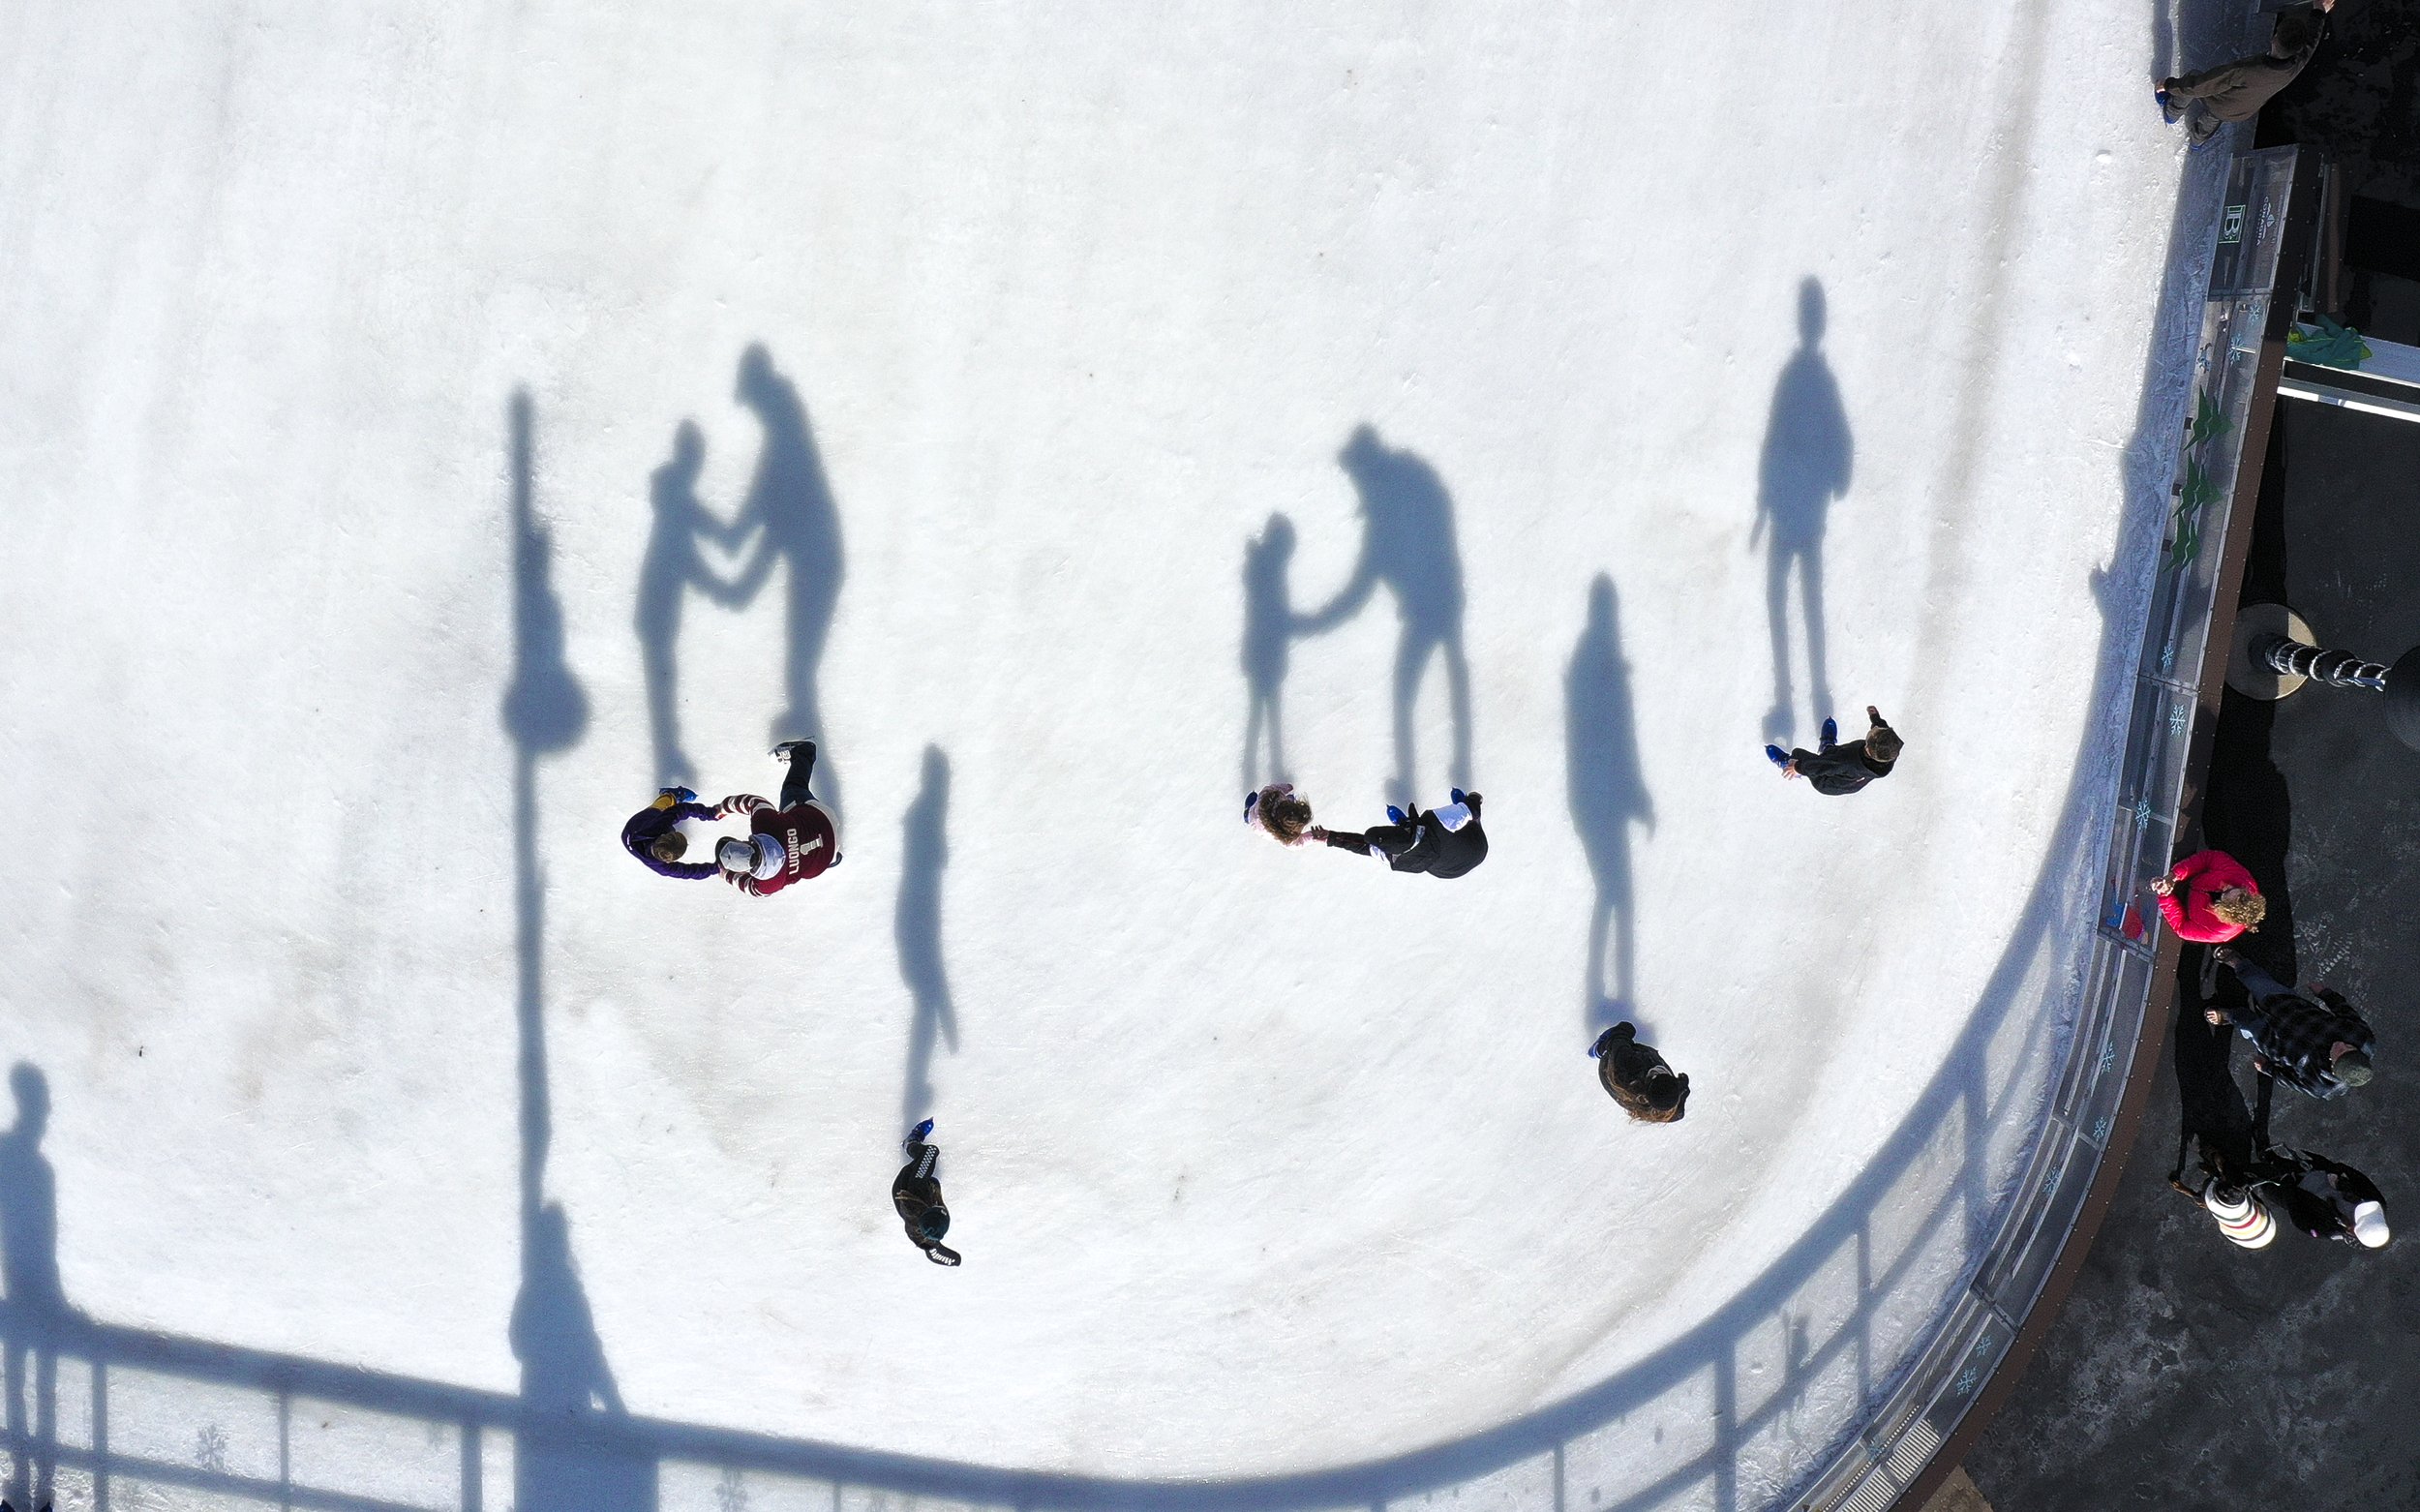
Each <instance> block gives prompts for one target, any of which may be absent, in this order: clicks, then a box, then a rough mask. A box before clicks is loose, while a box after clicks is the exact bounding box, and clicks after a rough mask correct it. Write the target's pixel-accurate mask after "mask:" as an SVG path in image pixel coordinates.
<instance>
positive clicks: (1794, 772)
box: [1765, 704, 1905, 798]
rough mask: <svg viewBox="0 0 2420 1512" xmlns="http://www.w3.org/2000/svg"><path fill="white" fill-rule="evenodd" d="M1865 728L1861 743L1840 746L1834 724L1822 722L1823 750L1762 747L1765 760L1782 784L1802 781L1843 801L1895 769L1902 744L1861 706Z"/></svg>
mask: <svg viewBox="0 0 2420 1512" xmlns="http://www.w3.org/2000/svg"><path fill="white" fill-rule="evenodd" d="M1865 718H1866V720H1867V726H1866V731H1865V739H1863V740H1861V741H1856V742H1855V743H1853V744H1849V745H1842V744H1840V743H1838V741H1839V739H1840V725H1839V723H1838V721H1836V720H1832V719H1826V720H1825V721H1824V738H1823V741H1822V742H1821V743H1822V745H1823V749H1822V750H1817V751H1810V750H1803V749H1800V750H1788V751H1785V750H1783V749H1782V748H1781V747H1780V746H1778V745H1768V746H1766V747H1765V759H1766V760H1767V761H1770V762H1771V763H1772V764H1773V765H1774V766H1776V767H1779V768H1780V769H1781V775H1782V779H1783V780H1784V781H1788V780H1790V779H1792V778H1796V777H1804V778H1805V779H1806V785H1807V786H1808V787H1811V788H1813V789H1814V790H1815V791H1816V792H1818V793H1822V794H1825V795H1826V796H1828V797H1831V798H1846V797H1848V796H1849V795H1850V794H1852V793H1855V792H1857V791H1859V790H1860V789H1861V788H1863V787H1864V786H1865V784H1867V783H1868V782H1871V781H1874V780H1875V779H1876V778H1878V777H1887V776H1889V775H1891V768H1893V767H1895V766H1897V765H1898V762H1899V752H1900V750H1901V749H1902V748H1904V744H1905V742H1904V741H1901V740H1900V739H1899V732H1898V731H1896V730H1893V729H1892V728H1891V726H1890V725H1889V724H1887V723H1885V722H1884V720H1883V717H1882V711H1881V710H1879V709H1877V708H1875V707H1874V706H1873V705H1871V704H1868V705H1866V706H1865Z"/></svg>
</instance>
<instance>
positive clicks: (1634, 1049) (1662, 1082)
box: [1588, 1022, 1689, 1124]
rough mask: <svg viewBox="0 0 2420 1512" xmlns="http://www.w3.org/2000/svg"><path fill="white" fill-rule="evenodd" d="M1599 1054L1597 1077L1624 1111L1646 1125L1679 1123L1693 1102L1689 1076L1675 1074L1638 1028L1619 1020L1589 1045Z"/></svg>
mask: <svg viewBox="0 0 2420 1512" xmlns="http://www.w3.org/2000/svg"><path fill="white" fill-rule="evenodd" d="M1588 1053H1589V1054H1590V1055H1593V1056H1595V1057H1596V1079H1597V1080H1599V1081H1601V1082H1603V1083H1604V1084H1605V1092H1606V1095H1607V1096H1609V1097H1611V1098H1612V1099H1613V1100H1614V1101H1615V1102H1617V1103H1618V1104H1621V1110H1622V1111H1623V1112H1625V1113H1628V1114H1629V1115H1630V1116H1631V1117H1633V1118H1635V1119H1637V1120H1639V1122H1641V1123H1643V1124H1677V1123H1679V1122H1680V1115H1681V1114H1682V1113H1683V1112H1685V1111H1686V1110H1687V1108H1688V1105H1689V1078H1688V1077H1686V1076H1679V1075H1675V1074H1673V1069H1672V1068H1671V1067H1670V1066H1668V1065H1666V1064H1665V1063H1664V1057H1663V1056H1662V1055H1660V1054H1658V1053H1656V1050H1655V1047H1654V1046H1653V1045H1648V1044H1641V1043H1639V1031H1638V1027H1637V1026H1636V1025H1634V1024H1630V1023H1626V1022H1625V1023H1618V1024H1616V1025H1614V1027H1612V1028H1611V1029H1608V1030H1606V1031H1605V1032H1604V1033H1603V1034H1601V1035H1598V1036H1597V1037H1596V1043H1594V1044H1592V1045H1589V1046H1588Z"/></svg>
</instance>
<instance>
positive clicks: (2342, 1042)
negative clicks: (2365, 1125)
mask: <svg viewBox="0 0 2420 1512" xmlns="http://www.w3.org/2000/svg"><path fill="white" fill-rule="evenodd" d="M2212 954H2214V955H2216V956H2217V957H2218V960H2219V963H2220V964H2221V965H2223V966H2224V967H2226V969H2227V970H2229V971H2231V972H2233V973H2234V974H2235V980H2236V981H2238V982H2240V983H2243V984H2244V991H2245V992H2246V993H2248V994H2249V995H2250V996H2251V999H2252V1001H2251V1002H2250V1003H2249V1004H2248V1005H2246V1006H2245V1007H2243V1008H2239V1009H2236V1010H2234V1011H2232V1012H2229V1011H2228V1010H2226V1009H2223V1008H2212V1009H2210V1010H2209V1011H2207V1012H2206V1013H2204V1014H2203V1015H2202V1016H2203V1017H2205V1018H2207V1019H2208V1020H2209V1021H2210V1022H2211V1023H2213V1024H2224V1023H2231V1024H2233V1025H2234V1026H2235V1028H2236V1030H2237V1032H2239V1033H2240V1034H2242V1035H2243V1037H2244V1038H2245V1039H2247V1040H2250V1041H2251V1042H2252V1047H2253V1049H2254V1052H2256V1053H2255V1056H2254V1060H2253V1063H2252V1064H2253V1069H2254V1071H2263V1072H2266V1073H2268V1074H2270V1075H2272V1076H2275V1077H2276V1078H2277V1079H2278V1080H2280V1081H2283V1082H2284V1083H2285V1084H2286V1085H2287V1086H2290V1087H2292V1088H2293V1089H2294V1090H2295V1091H2297V1092H2301V1093H2304V1094H2306V1095H2308V1096H2310V1097H2314V1098H2333V1097H2340V1096H2342V1095H2343V1094H2344V1089H2345V1088H2346V1087H2361V1086H2367V1085H2369V1082H2370V1074H2371V1073H2370V1046H2371V1045H2372V1043H2375V1040H2376V1038H2377V1037H2376V1035H2375V1034H2374V1033H2372V1032H2371V1029H2370V1025H2369V1024H2368V1023H2367V1022H2365V1021H2364V1020H2363V1018H2362V1016H2361V1013H2360V1011H2359V1010H2357V1009H2355V1008H2354V1007H2353V1006H2352V1004H2350V1003H2348V1002H2346V1001H2345V1000H2344V995H2343V994H2342V993H2339V992H2332V991H2330V990H2329V989H2328V988H2327V987H2326V986H2325V985H2324V984H2314V985H2313V986H2311V987H2309V988H2296V987H2289V986H2287V985H2285V984H2284V983H2282V982H2280V981H2278V980H2277V979H2276V978H2275V977H2272V976H2270V975H2269V974H2268V973H2267V972H2265V971H2262V970H2261V969H2260V968H2259V967H2257V966H2255V965H2254V964H2253V963H2252V962H2250V961H2248V960H2246V959H2244V957H2243V956H2242V955H2240V954H2238V953H2236V952H2234V951H2232V950H2229V949H2227V948H2225V947H2224V946H2221V947H2219V948H2217V949H2216V950H2214V951H2213V952H2212Z"/></svg>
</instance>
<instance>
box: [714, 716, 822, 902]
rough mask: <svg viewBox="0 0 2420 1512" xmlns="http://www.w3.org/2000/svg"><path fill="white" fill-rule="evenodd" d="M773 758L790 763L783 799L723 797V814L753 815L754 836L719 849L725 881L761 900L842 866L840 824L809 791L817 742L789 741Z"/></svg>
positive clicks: (717, 858)
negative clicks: (771, 801)
mask: <svg viewBox="0 0 2420 1512" xmlns="http://www.w3.org/2000/svg"><path fill="white" fill-rule="evenodd" d="M773 754H774V755H775V756H779V757H782V758H784V759H786V760H787V761H788V762H789V763H790V774H789V775H788V776H787V777H785V778H783V779H782V783H781V801H780V802H779V803H778V804H775V803H769V802H767V801H765V800H763V799H761V798H758V797H757V796H756V795H755V794H753V793H735V794H733V795H732V796H731V797H729V798H727V799H724V800H723V801H722V808H721V812H723V813H726V814H746V815H748V816H749V824H748V831H749V833H748V837H747V838H746V839H744V840H740V839H730V840H725V841H723V842H722V843H721V844H719V845H717V846H716V847H715V848H714V861H715V863H716V864H718V865H719V866H721V867H722V875H723V880H724V881H725V882H728V883H730V884H731V885H732V886H733V887H735V888H738V889H739V890H740V891H741V892H747V893H752V894H754V895H755V896H757V897H763V896H765V895H766V894H767V893H769V892H780V891H781V890H782V889H783V888H786V887H788V886H789V885H790V884H791V883H793V882H804V881H806V880H807V879H808V878H810V877H820V876H822V875H823V874H824V872H825V871H826V870H827V869H828V868H830V867H832V866H837V865H839V864H840V824H839V821H837V820H835V819H834V818H832V810H831V809H829V808H826V807H825V806H824V805H823V804H821V803H819V802H817V801H815V795H814V794H812V793H810V792H808V791H807V786H806V782H807V778H808V776H810V775H811V774H812V773H813V772H814V771H815V742H814V741H782V742H781V743H780V744H779V745H776V746H774V747H773Z"/></svg>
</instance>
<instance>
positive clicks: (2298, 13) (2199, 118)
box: [2153, 0, 2336, 146]
mask: <svg viewBox="0 0 2420 1512" xmlns="http://www.w3.org/2000/svg"><path fill="white" fill-rule="evenodd" d="M2335 8H2336V0H2315V3H2314V4H2313V5H2312V6H2310V7H2307V8H2306V7H2300V6H2298V7H2296V8H2294V9H2293V10H2290V11H2282V12H2280V13H2279V14H2278V18H2277V25H2276V27H2275V28H2274V29H2273V30H2272V31H2271V32H2270V35H2269V50H2268V51H2266V52H2262V53H2256V54H2254V56H2252V57H2249V58H2237V59H2236V60H2235V61H2234V62H2232V63H2222V64H2220V65H2218V66H2217V67H2216V68H2206V69H2203V70H2202V71H2201V72H2199V73H2197V74H2188V75H2186V76H2183V77H2182V78H2163V79H2162V80H2160V85H2159V87H2158V88H2157V89H2156V90H2154V91H2153V94H2154V95H2155V96H2156V97H2157V98H2158V100H2159V102H2160V113H2161V114H2162V115H2163V116H2165V117H2166V118H2167V120H2168V122H2169V124H2170V125H2173V124H2175V123H2176V122H2177V121H2178V120H2179V119H2182V120H2183V121H2184V123H2185V134H2186V135H2187V136H2190V137H2192V138H2193V144H2194V145H2195V146H2199V145H2200V144H2201V143H2203V142H2205V141H2208V140H2209V139H2210V138H2211V137H2213V136H2217V135H2218V131H2219V128H2220V127H2222V126H2224V125H2225V124H2227V123H2228V122H2229V121H2249V120H2251V119H2252V118H2253V117H2254V116H2255V115H2258V114H2259V113H2260V107H2261V106H2265V105H2267V104H2268V103H2269V102H2270V101H2271V100H2273V99H2275V98H2277V95H2278V92H2279V91H2280V90H2282V89H2284V87H2285V86H2286V85H2288V84H2290V83H2292V82H2293V81H2294V76H2296V75H2298V74H2300V73H2301V72H2302V71H2303V66H2304V65H2305V64H2307V63H2309V62H2310V61H2311V55H2312V53H2313V52H2314V51H2316V50H2317V49H2318V46H2319V34H2320V31H2321V29H2322V28H2323V26H2324V25H2325V16H2326V13H2328V12H2329V11H2332V10H2334V9H2335Z"/></svg>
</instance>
